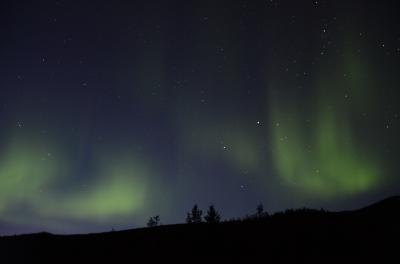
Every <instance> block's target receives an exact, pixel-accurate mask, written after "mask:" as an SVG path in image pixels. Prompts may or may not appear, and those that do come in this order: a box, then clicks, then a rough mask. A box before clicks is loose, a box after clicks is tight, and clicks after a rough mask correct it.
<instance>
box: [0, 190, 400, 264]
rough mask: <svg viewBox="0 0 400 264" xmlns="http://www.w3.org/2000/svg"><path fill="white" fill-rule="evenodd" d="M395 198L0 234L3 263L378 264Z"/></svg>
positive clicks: (390, 241)
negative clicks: (210, 220) (341, 206)
mask: <svg viewBox="0 0 400 264" xmlns="http://www.w3.org/2000/svg"><path fill="white" fill-rule="evenodd" d="M399 209H400V201H399V198H398V197H393V198H389V199H386V200H384V201H381V202H379V203H376V204H374V205H371V206H368V207H365V208H363V209H360V210H356V211H352V212H344V213H329V212H323V211H317V210H306V209H302V210H290V211H287V212H285V213H280V214H276V215H274V216H272V217H268V218H264V219H248V220H245V221H235V222H225V223H221V224H216V225H207V224H194V225H170V226H161V227H155V228H143V229H135V230H127V231H121V232H109V233H102V234H89V235H71V236H57V235H51V234H47V233H41V234H33V235H24V236H16V237H3V238H0V252H1V256H0V261H1V263H12V262H17V261H18V262H22V261H26V262H28V263H29V262H32V260H38V261H40V262H41V263H43V262H47V263H50V262H51V263H57V262H60V261H63V262H77V263H81V262H83V261H87V262H89V263H93V262H95V261H96V262H97V261H101V262H104V261H112V262H113V263H119V262H121V263H135V262H143V261H148V262H156V261H157V262H162V263H166V262H167V261H168V263H169V261H173V262H186V263H200V262H201V263H204V262H209V263H216V262H222V263H232V262H236V263H238V262H241V263H248V262H250V261H254V260H262V261H263V262H264V263H338V262H339V263H347V262H350V261H352V262H355V263H360V262H376V263H378V262H380V263H382V262H384V260H385V259H388V258H390V257H391V256H394V255H395V254H396V253H397V251H398V245H399V239H398V238H399V237H400V229H399V226H398V224H399V223H400V222H399V221H398V218H396V217H393V216H398V215H399Z"/></svg>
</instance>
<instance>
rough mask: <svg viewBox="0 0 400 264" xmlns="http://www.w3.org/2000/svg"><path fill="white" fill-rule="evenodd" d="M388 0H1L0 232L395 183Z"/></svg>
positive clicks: (333, 205) (397, 34)
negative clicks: (194, 206)
mask: <svg viewBox="0 0 400 264" xmlns="http://www.w3.org/2000/svg"><path fill="white" fill-rule="evenodd" d="M399 7H400V4H399V3H398V1H395V0H393V1H361V0H357V1H347V0H343V1H337V0H335V1H333V0H332V1H328V0H318V1H308V0H299V1H297V0H296V1H295V0H292V1H289V0H263V1H258V0H237V1H236V0H229V1H228V0H214V1H183V0H182V1H170V0H169V1H152V0H147V1H61V0H60V1H45V0H43V1H25V3H24V1H11V0H9V1H6V0H4V1H1V3H0V32H1V41H0V69H1V71H0V234H14V233H26V232H39V231H49V232H55V233H85V232H97V231H110V230H111V229H115V230H120V229H125V228H134V227H141V226H145V224H146V222H147V220H148V218H149V217H150V216H154V215H160V217H161V222H162V223H163V224H170V223H180V222H184V221H185V217H186V212H187V211H189V210H190V208H191V207H192V206H193V204H195V203H197V204H199V206H200V207H201V208H203V209H206V207H207V206H208V205H210V204H214V205H215V207H216V208H217V209H218V210H219V211H220V213H221V215H222V217H223V218H224V219H226V218H231V217H241V216H244V215H246V214H251V213H253V212H255V208H256V206H257V204H258V203H263V204H264V208H265V209H266V210H267V211H269V212H276V211H279V210H284V209H286V208H292V207H303V206H306V207H313V208H321V207H324V208H326V209H329V210H347V209H354V208H357V207H360V206H364V205H366V204H368V203H371V202H373V201H376V200H378V199H381V198H385V197H387V196H390V195H395V194H399V193H400V179H399V177H398V176H399V175H398V173H397V171H398V168H399V162H400V156H399V151H398V148H399V147H400V140H399V132H400V105H399V104H398V102H399V99H400V91H399V89H400V87H399V83H400V23H399V22H400V21H399V20H400V17H399V16H398V13H399V12H398V11H399V10H400V9H399ZM396 16H397V17H396Z"/></svg>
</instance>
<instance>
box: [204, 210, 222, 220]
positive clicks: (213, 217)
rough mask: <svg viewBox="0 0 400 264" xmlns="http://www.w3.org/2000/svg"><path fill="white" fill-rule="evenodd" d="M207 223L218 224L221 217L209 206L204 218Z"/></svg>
mask: <svg viewBox="0 0 400 264" xmlns="http://www.w3.org/2000/svg"><path fill="white" fill-rule="evenodd" d="M204 219H205V220H206V222H207V223H210V224H213V223H219V222H220V221H221V216H220V215H219V213H218V212H217V210H215V208H214V206H213V205H210V207H209V208H208V211H207V215H206V216H205V217H204Z"/></svg>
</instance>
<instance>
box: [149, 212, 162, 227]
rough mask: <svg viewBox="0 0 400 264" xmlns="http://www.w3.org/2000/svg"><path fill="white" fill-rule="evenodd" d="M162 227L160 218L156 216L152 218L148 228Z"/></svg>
mask: <svg viewBox="0 0 400 264" xmlns="http://www.w3.org/2000/svg"><path fill="white" fill-rule="evenodd" d="M158 225H160V216H158V215H156V216H153V217H150V219H149V221H148V222H147V227H154V226H158Z"/></svg>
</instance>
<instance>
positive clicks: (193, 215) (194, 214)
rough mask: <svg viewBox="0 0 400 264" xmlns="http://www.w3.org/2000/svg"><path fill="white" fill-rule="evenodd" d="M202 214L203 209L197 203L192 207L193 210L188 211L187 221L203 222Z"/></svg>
mask: <svg viewBox="0 0 400 264" xmlns="http://www.w3.org/2000/svg"><path fill="white" fill-rule="evenodd" d="M202 214H203V211H201V210H200V209H199V207H198V206H197V204H195V205H194V206H193V208H192V211H191V212H188V213H187V217H186V223H188V224H192V223H201V222H202V218H201V216H202Z"/></svg>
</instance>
